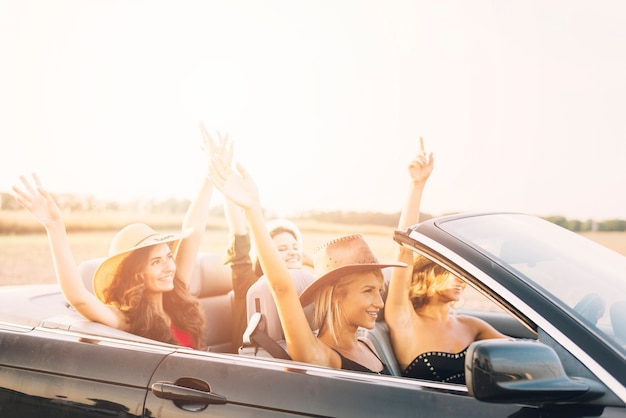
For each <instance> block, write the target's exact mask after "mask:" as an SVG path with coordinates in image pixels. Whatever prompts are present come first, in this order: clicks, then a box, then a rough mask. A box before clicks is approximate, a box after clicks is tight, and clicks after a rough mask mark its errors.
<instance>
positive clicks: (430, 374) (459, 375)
mask: <svg viewBox="0 0 626 418" xmlns="http://www.w3.org/2000/svg"><path fill="white" fill-rule="evenodd" d="M467 348H468V347H466V348H465V350H463V351H461V352H460V353H444V352H441V351H427V352H426V353H422V354H420V355H419V356H417V357H415V359H414V360H413V361H412V362H411V364H409V366H408V367H407V368H406V369H404V371H403V372H402V376H403V377H411V378H413V379H424V380H435V381H438V382H445V383H459V384H462V385H464V384H465V354H467Z"/></svg>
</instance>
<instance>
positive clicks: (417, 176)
mask: <svg viewBox="0 0 626 418" xmlns="http://www.w3.org/2000/svg"><path fill="white" fill-rule="evenodd" d="M434 163H435V159H434V157H433V153H432V152H431V153H429V154H427V153H426V151H424V139H423V138H422V137H420V151H419V152H418V154H417V155H416V156H415V158H414V159H413V160H412V161H411V163H410V164H409V175H410V176H411V180H412V181H414V182H422V183H423V182H425V181H426V180H427V179H428V177H429V176H430V174H431V173H432V172H433V167H434Z"/></svg>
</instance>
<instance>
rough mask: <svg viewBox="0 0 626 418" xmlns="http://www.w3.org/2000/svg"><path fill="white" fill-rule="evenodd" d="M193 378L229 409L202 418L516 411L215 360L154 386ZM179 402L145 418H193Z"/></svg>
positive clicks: (176, 358) (351, 376) (183, 363)
mask: <svg viewBox="0 0 626 418" xmlns="http://www.w3.org/2000/svg"><path fill="white" fill-rule="evenodd" d="M182 377H187V378H193V379H196V380H198V381H204V382H206V383H208V384H209V385H210V388H211V392H212V393H214V394H217V395H221V396H223V397H225V398H226V400H227V402H228V403H227V404H225V405H219V404H207V406H206V409H204V410H203V411H202V412H201V413H199V414H198V415H199V416H202V417H212V416H221V417H229V416H242V415H245V416H255V417H257V416H260V417H264V416H267V417H270V416H273V417H275V416H333V417H334V416H341V417H346V416H359V417H382V416H393V417H403V416H405V417H438V418H442V417H455V418H458V417H459V416H462V417H505V416H509V415H511V414H512V413H514V412H515V411H518V410H519V407H518V406H515V405H496V404H491V405H490V404H484V403H480V402H478V401H477V400H475V399H473V398H471V397H469V396H468V395H467V392H466V390H465V388H464V387H458V386H457V388H458V390H454V386H453V385H443V384H435V383H427V382H418V381H416V380H412V379H404V378H397V377H390V376H378V375H373V374H369V373H357V372H348V371H343V370H332V369H326V368H319V367H312V366H308V365H303V364H301V363H295V362H289V361H278V360H271V359H261V358H253V357H244V356H234V355H223V354H221V355H220V354H216V353H197V354H196V353H193V352H180V353H176V354H173V355H171V356H169V357H168V358H167V359H166V360H165V361H164V362H163V363H162V364H161V365H160V366H159V369H158V370H157V372H156V373H155V375H154V377H153V379H152V381H151V384H153V383H157V382H176V381H177V380H178V379H179V378H182ZM188 414H189V412H186V411H184V410H183V409H182V408H181V407H180V406H177V405H176V404H175V403H174V402H173V401H172V400H167V399H161V398H159V397H157V396H156V395H155V393H148V396H147V398H146V416H147V417H152V418H157V417H158V418H162V417H168V418H176V417H187V416H189V415H188Z"/></svg>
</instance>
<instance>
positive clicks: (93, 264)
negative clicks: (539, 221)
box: [78, 257, 106, 293]
mask: <svg viewBox="0 0 626 418" xmlns="http://www.w3.org/2000/svg"><path fill="white" fill-rule="evenodd" d="M105 259H106V257H100V258H92V259H90V260H85V261H83V262H81V263H80V264H79V265H78V274H80V277H81V279H83V283H84V284H85V287H86V288H87V290H89V291H90V292H91V293H93V275H94V273H95V272H96V269H97V268H98V266H99V265H100V264H102V262H103V261H104V260H105Z"/></svg>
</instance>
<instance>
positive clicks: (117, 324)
mask: <svg viewBox="0 0 626 418" xmlns="http://www.w3.org/2000/svg"><path fill="white" fill-rule="evenodd" d="M201 132H202V135H203V137H204V141H205V149H206V150H207V153H208V154H209V155H210V156H212V157H214V156H217V155H222V154H224V153H227V152H228V149H229V145H228V137H227V136H226V137H225V138H222V137H221V136H219V143H215V142H214V141H213V139H212V138H211V137H210V136H209V134H208V133H207V131H206V129H204V126H201ZM209 165H210V164H209ZM20 180H21V182H22V187H18V186H14V187H13V190H14V192H15V194H16V199H17V201H18V202H19V203H20V204H21V205H22V206H23V207H24V208H25V209H26V210H28V211H29V212H30V213H31V214H32V215H33V216H34V217H35V218H36V219H37V220H38V221H39V222H41V224H42V225H43V226H44V227H45V229H46V232H47V235H48V240H49V243H50V249H51V251H52V258H53V261H54V268H55V272H56V276H57V280H58V283H59V285H60V287H61V290H62V292H63V295H64V296H65V298H66V300H67V301H68V302H69V303H70V305H71V306H72V307H73V308H74V309H75V310H76V311H77V312H78V313H80V314H81V315H82V316H83V317H85V318H86V319H88V320H91V321H95V322H100V323H102V324H104V325H108V326H110V327H113V328H117V329H120V330H123V331H127V332H131V333H133V334H136V335H140V336H142V337H146V338H151V339H155V340H159V341H163V342H167V343H173V344H180V345H184V346H188V347H193V348H200V347H199V345H200V341H201V335H202V329H203V325H204V318H203V314H202V310H201V309H200V306H199V304H198V302H197V300H196V299H195V298H194V297H193V296H192V295H191V294H190V293H189V291H188V286H189V280H190V278H191V274H192V271H193V268H194V265H195V262H196V256H197V253H198V249H199V246H200V241H201V239H202V236H203V234H204V231H205V227H206V223H207V221H208V213H209V205H210V201H211V195H212V192H213V184H212V183H211V181H210V180H209V179H208V178H207V177H205V178H204V179H203V183H202V186H201V188H200V191H199V193H198V195H197V196H196V198H195V200H194V201H193V202H192V204H191V206H190V207H189V209H188V211H187V214H186V216H185V219H184V221H183V231H182V232H179V233H170V234H159V233H157V232H156V231H154V230H153V229H152V228H150V227H149V226H147V225H145V224H141V223H137V224H131V225H128V226H126V227H124V228H123V229H122V230H121V231H119V232H118V233H117V234H116V235H115V237H114V238H113V241H112V242H111V245H110V247H109V257H108V258H107V259H105V260H104V261H103V262H102V264H101V265H100V266H99V267H98V268H97V270H96V272H95V274H94V278H93V290H94V293H91V292H90V291H89V290H88V289H87V288H86V287H85V285H84V284H83V281H82V279H81V276H80V273H79V271H78V267H77V265H76V263H75V260H74V256H73V254H72V250H71V248H70V245H69V240H68V237H67V231H66V229H65V223H64V221H63V218H62V216H61V211H60V209H59V207H58V206H57V204H56V203H55V201H54V199H53V198H52V195H51V194H50V193H49V192H48V191H47V190H45V189H44V187H43V185H42V183H41V182H40V180H39V178H38V177H37V176H36V175H35V174H33V178H32V182H33V184H31V182H30V181H29V180H28V179H26V178H25V177H24V176H21V177H20Z"/></svg>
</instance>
